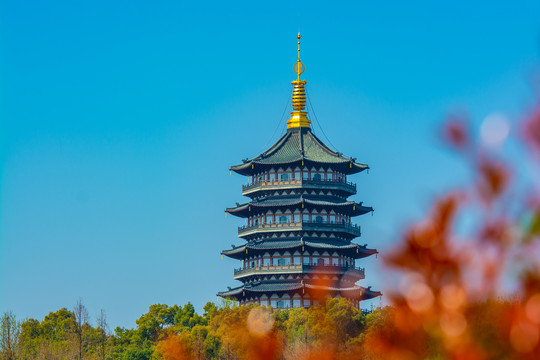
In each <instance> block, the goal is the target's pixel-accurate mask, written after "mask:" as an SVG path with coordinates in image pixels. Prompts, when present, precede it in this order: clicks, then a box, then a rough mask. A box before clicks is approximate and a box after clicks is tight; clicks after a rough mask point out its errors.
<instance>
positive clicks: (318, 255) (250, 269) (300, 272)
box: [218, 34, 381, 308]
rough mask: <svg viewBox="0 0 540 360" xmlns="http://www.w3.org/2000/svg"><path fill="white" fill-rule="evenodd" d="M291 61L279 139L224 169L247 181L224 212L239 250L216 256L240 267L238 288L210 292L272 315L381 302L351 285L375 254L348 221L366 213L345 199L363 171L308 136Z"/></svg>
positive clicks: (301, 89)
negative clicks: (286, 113) (324, 304)
mask: <svg viewBox="0 0 540 360" xmlns="http://www.w3.org/2000/svg"><path fill="white" fill-rule="evenodd" d="M297 38H298V61H297V62H296V63H295V64H294V71H295V73H296V74H297V75H298V78H297V79H296V80H294V81H293V82H292V85H293V94H292V108H293V111H292V112H291V117H290V119H289V120H288V121H287V132H286V133H285V134H284V135H283V136H282V137H281V138H280V139H279V140H278V141H277V142H276V143H275V144H274V145H273V146H271V147H270V148H269V149H268V150H266V151H265V152H263V153H262V154H260V155H258V156H256V157H254V158H252V159H245V160H243V163H242V164H239V165H234V166H232V167H231V168H230V170H231V171H234V172H236V173H238V174H240V175H244V176H248V182H249V183H248V184H247V185H244V186H242V195H244V196H247V197H249V201H248V202H246V203H244V204H239V203H237V204H236V206H235V207H231V208H228V209H226V210H225V211H226V212H227V213H229V214H231V215H235V216H238V217H241V218H244V219H245V221H246V225H245V226H241V227H239V228H238V236H239V237H240V238H242V239H244V240H245V243H244V244H243V245H241V246H234V245H233V247H232V248H231V249H228V250H224V251H222V255H226V256H228V257H231V258H233V259H237V260H241V261H242V265H241V267H240V268H238V269H235V270H234V279H236V280H239V281H241V282H242V285H241V286H238V287H236V288H230V287H229V290H228V291H223V292H220V293H218V296H221V297H223V298H228V299H233V300H236V301H238V302H239V303H240V304H249V303H257V304H261V305H269V306H272V307H274V308H289V307H310V306H313V305H317V304H318V303H319V302H320V301H322V300H323V299H324V298H330V297H342V298H346V299H348V300H349V301H351V302H352V303H353V304H354V306H356V307H357V308H360V301H362V300H366V299H371V298H374V297H377V296H381V293H380V292H378V291H374V290H371V287H367V288H365V287H362V286H358V285H356V282H358V281H359V280H361V279H364V277H365V270H364V268H362V267H359V266H358V262H359V261H358V260H359V259H361V258H364V257H367V256H371V255H373V254H377V250H375V249H369V248H368V247H367V245H358V244H356V243H353V242H352V240H353V239H355V238H357V237H359V236H360V234H361V232H360V226H358V225H355V224H353V223H352V221H351V220H352V218H353V217H356V216H360V215H363V214H366V213H369V212H372V211H373V208H372V207H369V206H364V205H363V204H362V202H355V201H352V200H348V198H349V197H350V196H352V195H354V194H356V184H354V183H351V182H349V181H348V176H349V175H353V174H356V173H360V172H362V171H364V170H367V169H369V166H368V165H366V164H361V163H358V162H356V159H355V158H348V157H345V156H343V154H341V153H339V152H335V151H333V150H332V149H330V148H329V147H328V146H326V145H325V144H324V143H323V142H322V141H321V140H320V139H319V138H318V137H317V136H315V134H313V132H312V130H311V121H310V120H309V118H308V116H307V111H306V110H305V107H306V91H305V85H306V81H305V80H301V79H300V75H301V74H302V73H303V72H304V70H305V67H304V64H303V63H302V62H301V61H300V39H301V36H300V34H298V36H297Z"/></svg>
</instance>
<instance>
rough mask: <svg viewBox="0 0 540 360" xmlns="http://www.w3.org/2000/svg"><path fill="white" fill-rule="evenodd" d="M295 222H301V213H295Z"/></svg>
mask: <svg viewBox="0 0 540 360" xmlns="http://www.w3.org/2000/svg"><path fill="white" fill-rule="evenodd" d="M294 222H295V223H299V222H300V214H294Z"/></svg>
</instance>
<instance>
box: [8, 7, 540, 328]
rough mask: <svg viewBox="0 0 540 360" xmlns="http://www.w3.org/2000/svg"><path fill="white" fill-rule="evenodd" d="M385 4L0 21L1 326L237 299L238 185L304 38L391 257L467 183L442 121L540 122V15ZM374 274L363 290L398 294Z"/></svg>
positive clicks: (81, 12)
mask: <svg viewBox="0 0 540 360" xmlns="http://www.w3.org/2000/svg"><path fill="white" fill-rule="evenodd" d="M379 3H380V2H379ZM198 4H200V5H198ZM376 4H377V2H373V1H370V2H368V1H351V2H328V1H320V2H316V1H309V2H308V1H306V2H303V1H297V2H294V3H293V2H289V1H273V2H264V3H263V2H253V1H251V2H244V3H240V2H233V1H227V2H223V1H217V2H205V3H197V2H194V1H190V2H182V1H160V2H138V1H114V2H112V1H91V2H73V1H55V0H52V1H47V2H38V1H35V2H31V1H3V2H1V3H0V36H1V38H0V168H1V178H0V186H1V198H0V311H2V312H3V311H6V310H11V311H14V312H15V313H16V315H17V316H18V317H19V318H25V317H34V318H38V319H41V318H42V317H43V316H44V315H45V314H47V313H48V312H49V311H54V310H57V309H59V308H60V307H64V306H65V307H68V308H71V307H72V306H73V305H74V304H75V302H76V300H77V299H78V298H79V297H80V298H82V299H83V301H84V303H85V304H86V305H87V307H88V309H89V312H90V314H91V317H92V318H94V317H95V316H96V314H97V313H98V311H99V309H101V308H103V309H105V311H106V312H107V314H108V317H109V322H110V324H111V325H112V326H116V325H121V326H128V327H132V326H134V325H135V320H136V319H137V318H138V317H139V316H140V315H141V314H143V313H145V312H146V311H147V309H148V306H149V305H151V304H154V303H167V304H174V303H178V304H184V303H186V302H187V301H191V302H193V303H194V304H195V306H196V308H197V309H199V310H200V309H202V306H203V305H204V303H206V302H207V301H215V300H216V296H215V294H216V293H217V292H218V291H220V290H223V289H226V287H227V286H235V285H236V282H235V281H234V280H233V278H232V275H233V268H234V267H237V266H238V262H236V261H234V260H231V259H227V258H225V259H224V260H221V257H220V251H221V250H222V249H225V248H229V247H230V245H231V244H233V243H234V244H240V243H241V240H240V239H238V238H237V236H236V235H237V233H236V227H237V225H239V224H241V220H239V219H235V218H233V217H228V218H225V214H224V211H223V210H224V209H225V208H226V207H227V206H231V205H234V203H235V202H237V201H238V202H241V201H243V199H242V197H241V195H240V191H241V185H242V184H243V183H245V182H246V181H247V179H246V178H243V177H241V176H239V175H236V174H233V175H232V176H230V175H229V171H228V167H229V166H230V165H232V164H236V163H238V162H240V160H241V159H242V158H245V157H248V156H253V155H256V154H257V152H258V151H259V150H262V147H263V145H264V144H265V143H267V142H268V140H269V138H270V137H271V135H272V133H273V132H274V129H275V128H276V124H277V122H278V121H279V120H280V118H281V114H282V112H283V108H284V106H285V103H286V101H287V98H288V96H289V93H290V86H291V85H290V81H291V80H293V79H294V73H293V72H292V65H293V63H294V61H295V57H296V39H295V35H296V33H297V32H298V31H299V30H300V31H301V32H302V33H303V36H304V38H303V53H302V54H303V56H302V57H303V61H304V62H305V65H306V72H305V73H304V78H305V79H307V80H308V92H309V94H310V98H311V102H312V104H313V107H314V108H315V111H316V113H317V116H318V119H319V121H320V123H321V124H322V127H323V130H324V132H325V133H326V135H327V136H328V138H330V140H331V142H332V143H333V144H334V145H335V146H337V149H338V150H339V151H341V152H343V153H345V155H348V156H353V157H356V158H358V161H360V162H365V163H368V164H369V165H370V166H371V171H370V174H369V175H368V174H365V173H362V174H359V175H356V176H354V177H353V178H352V180H353V181H355V182H357V183H358V189H359V191H358V195H356V196H355V197H354V199H356V200H358V201H364V203H365V204H366V205H369V206H373V207H374V208H375V214H374V216H370V215H366V216H363V217H360V218H358V219H357V222H358V223H359V224H361V225H362V227H363V237H362V238H360V239H358V242H359V243H360V244H363V243H368V244H369V245H370V246H371V247H375V248H378V249H379V250H381V251H383V252H384V250H385V249H388V248H389V247H391V246H392V244H394V243H395V242H396V241H397V239H398V238H399V236H400V233H401V231H402V230H403V227H404V226H405V225H406V224H407V223H408V222H409V221H411V220H413V219H416V218H418V217H420V216H421V214H422V212H423V211H424V210H425V209H426V208H428V206H429V204H430V201H431V199H432V197H433V196H434V195H436V194H437V193H439V192H441V191H442V190H443V189H447V188H449V187H450V186H452V184H456V183H460V182H463V181H466V180H467V176H468V175H467V172H466V171H465V168H464V166H463V165H462V164H461V163H460V162H459V161H458V160H457V159H456V158H455V157H454V156H452V155H451V154H450V153H449V152H448V151H446V150H445V149H444V148H442V147H441V146H440V145H439V143H438V140H437V138H436V131H437V126H438V124H440V122H441V120H442V119H443V118H444V117H445V115H446V114H448V112H450V111H454V110H456V109H457V110H467V111H468V112H469V113H470V114H471V116H472V117H473V118H474V119H475V122H477V123H479V122H481V121H482V119H483V118H484V117H486V116H487V115H488V114H490V113H492V112H494V111H497V112H502V113H504V114H506V115H507V116H508V117H509V118H510V119H512V120H513V121H515V120H517V118H518V116H519V115H520V114H521V113H522V111H523V110H524V109H526V108H527V106H529V105H530V102H531V99H532V95H531V94H532V92H531V90H530V84H529V79H530V76H531V74H532V73H533V72H534V71H535V70H537V65H538V59H539V53H540V51H539V49H540V46H539V39H540V21H539V19H540V4H539V3H538V2H537V1H520V2H500V1H499V2H493V1H485V2H478V1H477V2H471V1H462V0H458V1H452V2H445V3H444V4H443V3H442V2H434V1H407V2H401V1H394V2H392V1H391V2H384V4H385V5H384V6H381V5H376ZM473 4H474V5H473ZM285 120H286V119H283V121H285ZM315 131H316V133H317V134H319V135H321V133H320V131H319V130H318V129H317V128H315ZM321 137H322V138H323V139H324V136H321ZM274 139H275V138H274ZM363 264H364V265H365V266H366V268H367V269H366V276H367V279H366V280H365V281H363V282H361V285H365V286H367V285H373V287H374V288H376V289H382V290H385V289H388V288H391V287H393V286H395V284H393V283H392V281H391V280H389V279H388V278H386V277H385V276H383V275H381V272H380V271H379V266H380V263H379V261H378V260H377V259H375V258H373V259H371V258H370V259H369V260H366V261H365V262H364V263H363Z"/></svg>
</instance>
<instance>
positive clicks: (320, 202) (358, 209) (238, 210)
mask: <svg viewBox="0 0 540 360" xmlns="http://www.w3.org/2000/svg"><path fill="white" fill-rule="evenodd" d="M302 203H304V206H306V207H307V208H308V209H311V208H315V207H329V208H335V207H342V208H350V210H349V211H348V213H350V215H352V216H357V215H362V214H366V213H368V212H370V211H373V208H372V207H370V206H363V205H362V203H361V202H360V203H356V202H354V201H347V200H343V199H342V198H339V197H336V196H313V195H294V196H277V197H268V198H265V199H262V200H253V201H251V202H248V203H244V204H238V205H237V206H235V207H232V208H227V209H226V210H225V211H226V212H228V213H230V214H233V215H236V216H241V217H242V216H248V215H249V214H248V213H249V212H250V210H251V209H250V208H253V209H263V208H273V207H297V206H300V205H302ZM264 211H266V210H264Z"/></svg>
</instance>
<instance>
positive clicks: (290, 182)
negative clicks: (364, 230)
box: [242, 179, 356, 193]
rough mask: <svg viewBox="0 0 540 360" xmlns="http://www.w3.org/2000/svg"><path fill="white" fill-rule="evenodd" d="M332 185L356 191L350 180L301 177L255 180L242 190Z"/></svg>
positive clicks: (243, 186)
mask: <svg viewBox="0 0 540 360" xmlns="http://www.w3.org/2000/svg"><path fill="white" fill-rule="evenodd" d="M304 184H306V185H332V186H339V187H342V188H344V189H345V190H347V191H349V192H351V193H356V184H354V183H352V182H347V181H344V180H331V179H330V180H323V179H321V180H313V179H301V180H295V179H288V180H281V179H275V180H268V181H255V182H252V183H249V184H246V185H242V191H243V192H245V191H249V190H252V189H254V188H257V187H270V186H283V185H304Z"/></svg>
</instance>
